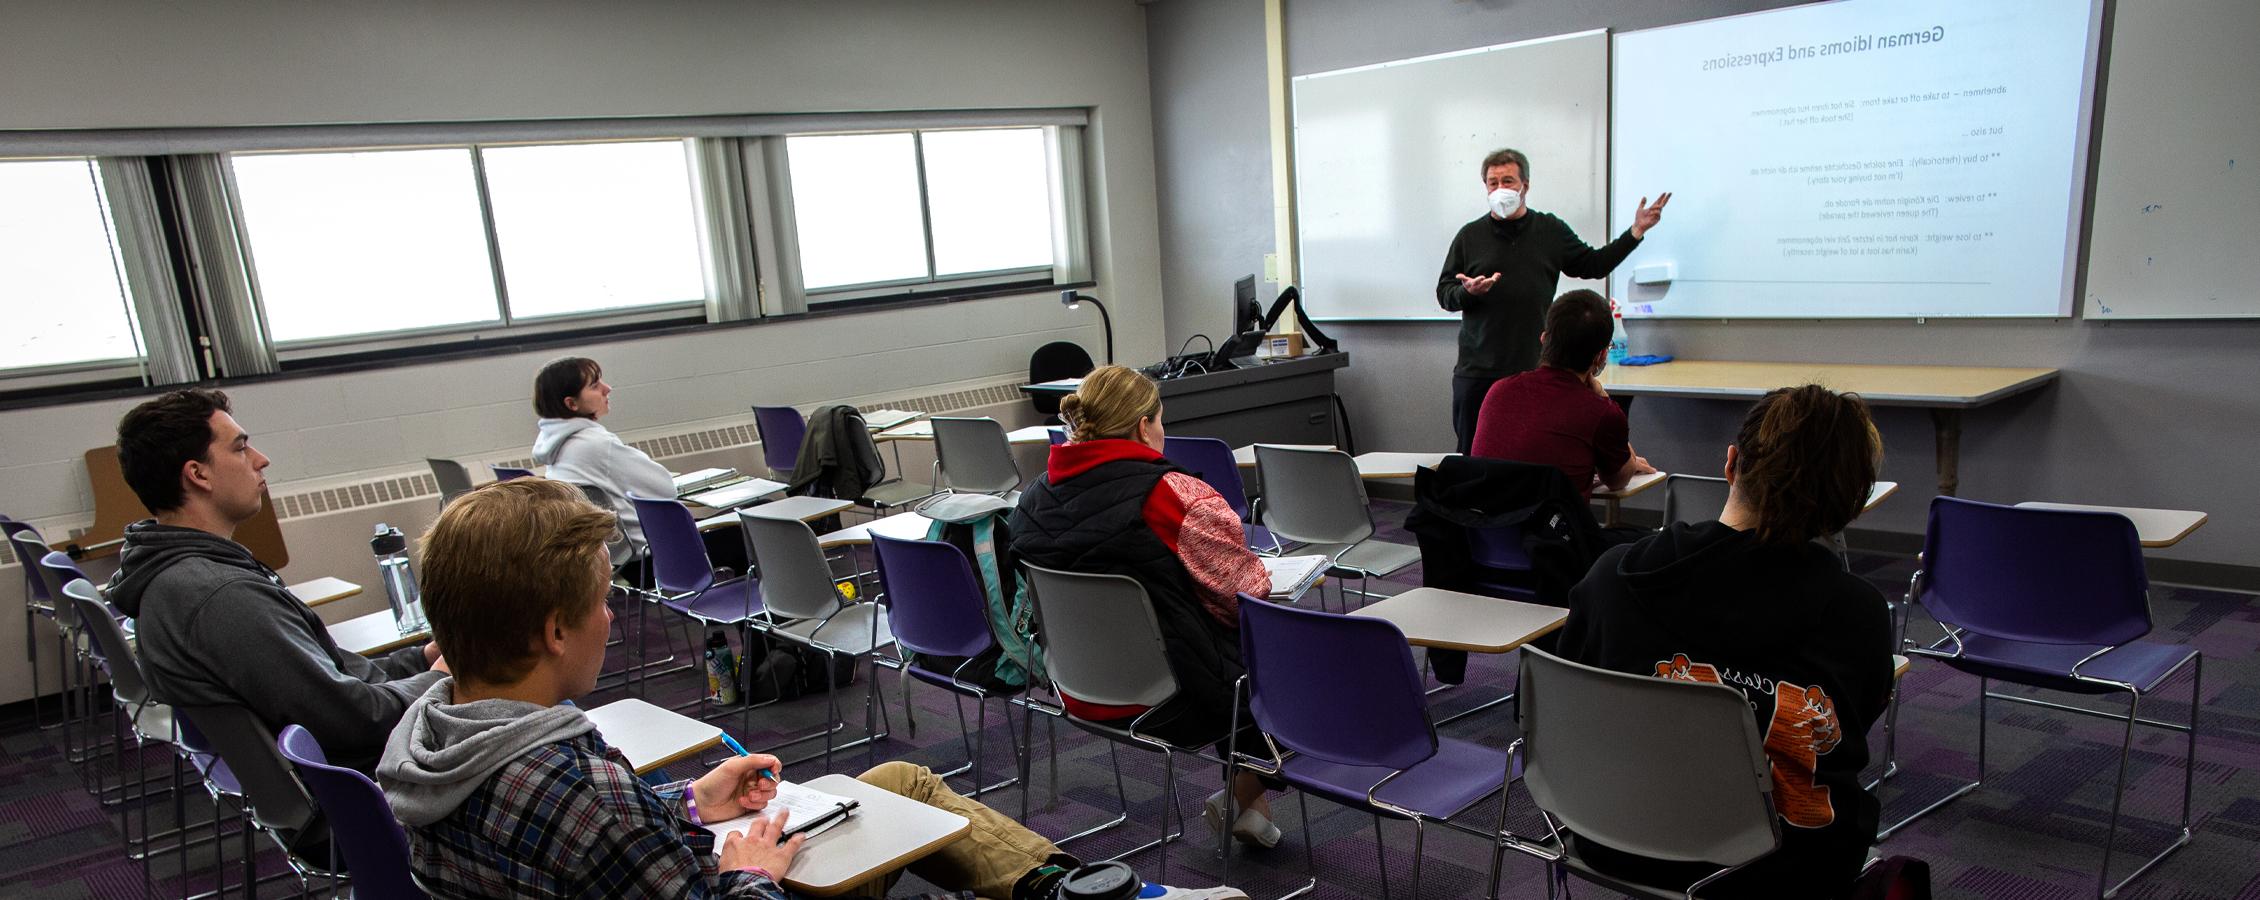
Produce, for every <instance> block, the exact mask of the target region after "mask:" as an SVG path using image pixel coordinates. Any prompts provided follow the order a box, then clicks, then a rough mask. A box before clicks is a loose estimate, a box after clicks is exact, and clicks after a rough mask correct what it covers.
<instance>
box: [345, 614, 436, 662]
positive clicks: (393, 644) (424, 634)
mask: <svg viewBox="0 0 2260 900" xmlns="http://www.w3.org/2000/svg"><path fill="white" fill-rule="evenodd" d="M431 636H432V633H431V631H430V630H428V629H427V630H424V631H419V632H416V633H414V634H401V633H400V626H398V625H394V624H393V622H392V610H390V609H380V610H377V611H376V612H373V613H370V614H368V615H365V616H356V617H354V618H351V619H347V620H345V621H343V622H339V623H337V624H335V625H332V626H330V639H331V640H334V641H336V642H337V645H338V646H339V647H340V648H343V649H344V650H345V652H347V653H358V654H361V655H362V656H375V655H377V654H379V653H390V652H392V651H394V650H398V649H400V648H402V647H406V646H408V645H409V644H414V643H417V642H419V641H422V640H423V639H425V638H428V637H431Z"/></svg>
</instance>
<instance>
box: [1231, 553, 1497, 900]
mask: <svg viewBox="0 0 2260 900" xmlns="http://www.w3.org/2000/svg"><path fill="white" fill-rule="evenodd" d="M1240 660H1241V662H1243V663H1245V664H1246V665H1247V667H1248V676H1247V679H1246V682H1245V684H1246V685H1247V688H1248V691H1249V695H1248V708H1249V710H1250V711H1251V712H1252V713H1254V715H1255V720H1256V726H1257V727H1259V728H1261V729H1263V732H1264V734H1266V735H1269V736H1270V738H1271V741H1272V743H1273V744H1274V745H1276V746H1277V747H1278V748H1280V749H1283V750H1286V751H1289V753H1287V754H1283V755H1282V756H1281V757H1279V758H1274V759H1269V760H1266V759H1262V758H1259V757H1250V756H1247V755H1246V754H1241V755H1239V757H1238V759H1237V760H1236V762H1237V763H1239V764H1240V765H1244V766H1247V767H1249V768H1252V769H1256V770H1258V771H1262V772H1265V773H1267V774H1273V775H1277V776H1278V777H1280V778H1281V779H1284V780H1285V781H1286V782H1287V783H1288V784H1291V785H1294V786H1295V787H1296V788H1299V789H1300V790H1301V791H1302V793H1303V794H1316V795H1318V796H1320V797H1323V798H1325V799H1328V800H1332V801H1334V802H1336V803H1340V804H1342V805H1344V806H1349V807H1353V808H1356V809H1362V810H1365V811H1367V812H1370V813H1372V814H1373V815H1374V840H1375V842H1376V849H1377V850H1381V848H1380V847H1379V841H1380V839H1381V818H1382V817H1384V816H1386V817H1388V818H1392V819H1406V820H1410V821H1411V822H1412V823H1413V881H1412V896H1414V897H1418V896H1421V893H1420V854H1421V844H1422V841H1423V839H1424V838H1425V837H1426V827H1425V826H1426V824H1427V823H1428V822H1432V821H1433V822H1437V823H1439V824H1442V825H1444V826H1446V827H1449V828H1453V829H1455V830H1458V831H1463V832H1466V833H1468V834H1472V835H1475V836H1477V837H1481V838H1483V839H1484V840H1486V841H1489V842H1490V843H1491V849H1492V857H1491V880H1490V886H1491V890H1490V893H1489V894H1488V895H1487V896H1492V897H1496V896H1497V895H1498V888H1499V851H1500V850H1502V849H1503V848H1504V847H1505V846H1506V845H1507V840H1506V837H1505V834H1506V824H1507V795H1506V785H1507V783H1508V782H1509V781H1510V780H1512V776H1513V773H1512V770H1511V768H1510V767H1511V766H1512V765H1513V757H1512V755H1511V754H1510V753H1509V752H1508V751H1507V750H1504V749H1497V748H1492V747H1485V746H1482V745H1480V744H1476V743H1472V742H1469V741H1463V740H1459V739H1456V738H1449V737H1439V736H1438V735H1437V734H1436V728H1435V726H1434V725H1432V724H1430V722H1429V718H1428V703H1427V698H1426V696H1425V694H1424V692H1423V685H1422V682H1421V678H1420V673H1419V672H1418V671H1417V670H1415V669H1414V668H1413V661H1412V648H1411V647H1410V646H1409V645H1407V644H1406V643H1405V633H1404V632H1403V631H1400V630H1398V628H1397V626H1396V625H1393V624H1391V623H1389V622H1386V621H1383V620H1380V619H1369V618H1362V617H1357V616H1345V615H1337V614H1335V613H1329V612H1320V611H1316V610H1306V609H1297V608H1294V607H1290V606H1283V605H1280V604H1277V603H1269V602H1265V601H1263V600H1259V599H1257V598H1255V597H1252V596H1249V595H1247V594H1241V595H1240ZM1345 711H1351V712H1349V713H1348V714H1347V715H1346V714H1345ZM1352 717H1354V727H1346V726H1349V725H1351V724H1352V722H1353V718H1352ZM1494 793H1496V794H1498V795H1499V822H1498V825H1497V827H1496V828H1495V829H1494V830H1491V831H1484V830H1481V829H1477V828H1472V827H1469V826H1466V825H1462V824H1459V823H1455V822H1452V821H1450V819H1451V817H1452V816H1454V815H1457V814H1459V813H1461V812H1463V811H1465V810H1467V809H1469V808H1471V807H1473V806H1474V805H1475V804H1476V803H1477V802H1478V801H1481V800H1482V799H1483V798H1485V797H1488V796H1490V795H1492V794H1494ZM1302 819H1303V852H1304V853H1305V856H1306V861H1307V862H1308V863H1309V864H1310V865H1312V866H1314V867H1315V866H1316V865H1317V861H1316V860H1315V859H1312V858H1310V857H1309V854H1310V853H1311V840H1310V812H1309V809H1308V808H1307V806H1306V808H1305V809H1304V810H1303V815H1302ZM1381 863H1382V866H1381V872H1382V891H1383V896H1384V897H1386V896H1387V895H1388V893H1387V892H1388V872H1389V869H1388V854H1387V853H1386V851H1383V852H1382V853H1381ZM1312 881H1313V883H1314V884H1315V883H1316V878H1315V877H1314V878H1313V879H1312Z"/></svg>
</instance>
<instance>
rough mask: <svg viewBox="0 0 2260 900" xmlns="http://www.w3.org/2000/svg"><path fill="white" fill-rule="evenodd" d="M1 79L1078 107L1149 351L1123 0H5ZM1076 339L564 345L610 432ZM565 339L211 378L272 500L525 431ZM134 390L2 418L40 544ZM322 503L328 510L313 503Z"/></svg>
mask: <svg viewBox="0 0 2260 900" xmlns="http://www.w3.org/2000/svg"><path fill="white" fill-rule="evenodd" d="M0 85H4V86H5V87H4V88H0V97H4V98H5V99H4V101H0V129H53V128H129V127H130V128H148V127H189V126H223V125H259V124H307V123H353V122H387V121H414V122H429V121H448V120H480V119H529V118H552V117H582V116H649V115H706V114H731V113H765V112H818V111H862V110H910V109H967V108H1009V107H1086V108H1089V109H1091V111H1092V116H1091V127H1090V131H1089V138H1088V140H1087V141H1086V145H1087V148H1088V152H1089V154H1090V159H1089V163H1090V165H1089V173H1088V177H1089V181H1090V184H1089V187H1090V197H1091V204H1090V208H1091V218H1092V222H1091V236H1092V243H1093V247H1092V251H1093V252H1092V255H1093V274H1094V278H1095V280H1097V281H1098V283H1099V284H1098V287H1097V288H1095V289H1094V290H1093V291H1092V292H1093V293H1095V294H1097V295H1098V296H1100V297H1102V298H1104V299H1105V300H1106V301H1107V302H1108V304H1109V306H1110V308H1111V309H1112V310H1113V311H1114V313H1115V323H1114V324H1115V329H1116V332H1117V333H1116V336H1115V340H1116V342H1117V346H1118V350H1117V353H1118V354H1119V355H1120V356H1121V357H1122V358H1124V359H1144V358H1157V357H1158V356H1159V355H1160V354H1161V353H1162V347H1161V344H1162V332H1161V320H1162V307H1161V295H1162V291H1161V280H1160V267H1159V257H1160V254H1159V230H1158V226H1157V222H1156V213H1155V203H1154V197H1155V188H1154V164H1153V140H1152V126H1151V119H1150V113H1149V108H1148V90H1149V85H1148V79H1147V63H1146V47H1145V22H1144V15H1143V13H1142V12H1141V11H1140V10H1139V8H1138V7H1137V6H1136V5H1135V4H1133V3H1131V2H1128V0H982V2H973V0H963V2H917V0H867V2H854V3H816V2H744V0H729V2H719V0H709V2H669V3H664V4H662V3H622V2H616V0H613V2H607V0H483V2H479V3H461V2H442V0H401V2H386V3H381V4H380V3H371V4H330V3H305V2H298V0H289V2H282V0H270V2H239V3H228V4H184V3H175V2H159V0H140V2H104V3H82V2H69V0H40V2H16V0H9V2H7V3H6V5H5V6H4V7H0ZM1097 331H1098V330H1097V328H1096V327H1095V325H1094V320H1093V319H1092V318H1091V317H1090V316H1089V315H1088V314H1087V313H1082V312H1068V311H1066V310H1063V309H1061V308H1060V306H1059V304H1058V302H1057V300H1056V296H1055V295H1044V294H1037V295H1029V296H1019V297H1006V298H997V299H989V300H977V301H967V302H962V303H953V304H948V305H944V306H928V307H920V308H914V309H908V310H900V311H894V312H876V313H866V314H861V315H852V316H840V317H829V318H818V319H810V320H803V321H796V322H775V323H767V324H762V325H757V326H753V327H747V328H733V329H726V330H718V331H709V332H703V333H697V334H691V335H683V336H675V337H667V338H655V339H641V340H637V339H628V340H619V341H597V342H591V343H590V344H589V345H588V346H585V347H580V348H574V352H580V353H583V354H585V355H589V356H592V357H594V358H596V359H598V360H600V361H601V362H602V363H603V364H604V365H605V368H606V374H607V376H608V379H609V380H610V381H611V382H612V383H613V384H614V385H615V386H616V387H617V388H618V393H617V394H616V395H615V399H614V404H615V407H616V409H617V412H616V413H615V414H614V415H613V416H612V417H610V418H608V420H607V424H608V425H610V426H611V427H613V428H614V430H617V431H621V432H634V431H638V430H649V429H655V428H661V427H667V426H675V425H685V424H690V423H697V422H701V421H707V420H721V419H738V418H741V417H743V416H744V415H745V414H746V412H747V406H748V405H749V404H751V403H753V402H755V401H760V402H762V403H787V404H796V405H806V404H812V403H817V402H822V401H829V400H851V401H852V400H855V399H858V398H883V397H889V396H905V395H915V394H924V393H929V392H930V391H928V390H927V389H928V388H930V387H934V386H943V385H956V384H974V383H982V382H993V381H995V380H996V379H997V378H998V377H1000V376H1009V375H1015V374H1025V372H1026V367H1027V359H1028V354H1029V353H1030V352H1031V351H1032V350H1034V349H1035V347H1037V346H1038V345H1040V344H1042V343H1044V342H1046V341H1050V340H1055V339H1061V338H1066V339H1073V340H1079V341H1081V342H1082V343H1083V344H1084V345H1085V346H1087V347H1092V348H1097V347H1098V346H1099V334H1098V333H1097ZM563 352H566V351H561V350H548V351H541V352H535V353H505V354H501V355H497V356H492V357H484V358H478V359H471V360H464V361H456V362H444V363H430V364H422V365H414V366H408V367H401V368H393V369H385V370H379V371H373V372H363V373H354V374H345V375H331V376H314V377H300V378H284V379H279V380H272V381H261V382H258V383H251V384H243V385H237V386H226V387H227V388H228V390H229V392H230V394H231V395H232V396H233V397H234V399H235V403H236V410H237V413H238V417H239V418H240V419H241V420H242V421H243V422H244V424H245V426H246V427H247V428H248V429H250V430H251V431H252V433H253V435H254V441H255V442H256V443H257V444H258V445H259V446H260V447H261V449H263V450H264V451H266V452H267V453H268V454H269V455H270V456H272V457H273V458H274V460H275V463H274V466H273V468H271V469H270V470H269V480H270V483H271V484H273V485H274V486H275V491H276V493H287V492H290V490H291V488H292V486H293V483H297V484H299V485H310V484H319V483H321V482H325V481H329V480H342V479H347V478H351V477H358V476H361V475H366V474H372V473H378V472H387V471H399V472H406V471H414V470H420V469H421V468H422V466H423V464H422V459H423V457H425V456H477V455H485V454H489V453H492V452H495V451H498V450H503V449H508V448H523V447H524V446H526V445H527V444H528V443H529V441H530V436H531V432H532V422H531V420H532V417H533V415H532V411H531V409H530V400H529V394H530V389H531V384H532V377H533V373H534V371H535V369H536V368H538V367H539V365H540V363H541V362H542V361H543V360H544V359H546V358H549V357H552V356H556V355H561V354H562V353H563ZM133 402H135V400H133V399H126V400H115V401H104V402H96V403H79V404H69V405H61V406H47V407H39V408H32V409H23V410H16V411H10V412H0V434H4V435H7V438H6V446H7V450H6V453H5V454H0V512H5V513H7V514H8V515H11V516H15V517H17V518H22V519H28V520H32V521H34V522H35V523H37V524H39V525H41V526H42V527H43V528H47V529H49V530H50V531H52V532H54V534H52V535H51V536H52V537H54V538H57V539H60V538H61V537H62V536H63V534H64V533H65V529H66V528H68V527H70V526H72V525H80V524H84V522H85V521H86V520H87V519H88V518H89V517H90V516H91V500H90V499H89V496H88V493H87V488H86V486H85V472H84V467H83V465H82V464H81V463H80V462H79V458H80V455H81V454H83V453H84V452H85V451H86V450H87V449H88V448H91V447H98V446H103V445H106V444H110V443H112V442H113V441H114V428H115V424H116V421H117V417H118V415H119V414H120V413H122V412H123V411H124V410H125V409H126V408H128V407H130V406H131V405H132V403H133ZM384 509H385V507H368V508H364V509H362V510H354V511H351V512H349V513H345V514H340V515H337V516H318V517H307V518H306V519H304V520H291V521H290V522H286V523H285V529H284V532H285V536H286V539H288V540H289V541H291V543H292V545H293V546H292V554H293V557H294V562H293V564H292V566H291V570H290V571H287V572H285V573H284V574H285V575H286V576H287V577H289V578H291V579H293V580H299V579H305V578H310V577H314V576H318V575H322V574H329V572H326V571H316V570H315V567H314V565H313V564H311V563H309V560H324V561H336V560H340V559H345V558H350V554H346V555H343V556H340V555H337V554H336V553H335V552H334V551H333V550H332V549H331V548H328V547H326V546H325V547H323V548H320V549H314V548H309V547H308V546H306V545H307V544H308V543H310V542H313V541H317V540H319V541H322V542H324V544H325V545H326V544H327V543H328V542H331V541H337V540H342V539H343V538H342V537H339V536H341V535H348V536H349V535H353V534H359V535H366V534H367V532H368V525H369V524H371V523H373V522H374V521H375V520H376V519H377V518H379V516H380V514H381V513H382V511H383V510H384ZM341 517H344V518H349V519H351V521H350V522H349V523H345V522H331V521H329V520H330V519H335V518H341ZM361 519H367V520H368V521H367V522H362V521H360V520H361ZM317 521H319V522H322V523H324V524H321V525H319V526H317V525H315V524H314V523H315V522H317ZM366 555H367V554H366V550H365V548H364V549H362V550H361V552H360V556H362V557H366ZM338 574H341V575H348V576H349V577H350V574H349V573H346V572H340V573H338ZM16 576H17V573H16V571H15V569H14V568H13V567H8V568H7V569H5V570H4V571H0V606H4V607H7V608H13V602H14V600H15V598H16V597H17V596H18V595H17V591H18V590H19V588H17V586H16V585H17V583H18V582H17V577H16ZM20 640H21V638H20V635H19V633H18V632H17V631H16V629H13V628H0V702H7V701H10V700H14V699H20V698H21V697H22V696H25V695H26V689H27V688H28V684H27V683H26V677H25V673H24V671H23V661H22V660H23V654H22V653H21V650H20V648H18V647H17V646H16V644H17V643H18V642H19V641H20Z"/></svg>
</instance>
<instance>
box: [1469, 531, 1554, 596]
mask: <svg viewBox="0 0 2260 900" xmlns="http://www.w3.org/2000/svg"><path fill="white" fill-rule="evenodd" d="M1466 531H1467V549H1468V558H1469V559H1470V560H1471V561H1473V562H1474V563H1475V564H1476V565H1478V566H1481V567H1483V568H1484V569H1487V570H1490V571H1488V572H1478V573H1476V582H1475V584H1474V585H1473V587H1474V588H1475V589H1476V590H1475V592H1476V593H1479V594H1488V595H1490V596H1493V597H1498V598H1500V599H1502V600H1521V601H1524V602H1526V603H1537V602H1540V601H1539V599H1538V588H1537V586H1536V583H1535V582H1534V581H1531V580H1529V579H1531V578H1533V577H1534V576H1532V574H1531V570H1532V568H1533V565H1532V563H1531V561H1530V552H1529V551H1528V550H1525V549H1524V548H1523V546H1522V537H1523V530H1522V529H1521V528H1519V527H1516V528H1469V529H1466ZM1510 574H1519V575H1522V576H1524V579H1523V581H1522V583H1520V584H1513V583H1509V582H1508V581H1507V580H1506V579H1504V578H1502V577H1499V576H1502V575H1510Z"/></svg>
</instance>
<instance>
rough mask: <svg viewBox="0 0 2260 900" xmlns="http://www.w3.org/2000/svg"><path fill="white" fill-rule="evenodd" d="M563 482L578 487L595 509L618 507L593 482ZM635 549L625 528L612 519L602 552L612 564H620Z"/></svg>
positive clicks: (611, 509)
mask: <svg viewBox="0 0 2260 900" xmlns="http://www.w3.org/2000/svg"><path fill="white" fill-rule="evenodd" d="M565 483H566V484H570V485H573V486H574V487H577V488H580V489H581V496H582V497H583V498H586V499H587V500H588V501H589V503H591V504H594V505H595V506H596V508H597V509H601V510H604V511H606V512H615V511H616V510H617V509H618V508H619V507H616V506H614V505H613V504H612V495H610V494H606V493H605V492H604V489H603V488H600V487H597V486H596V485H593V484H577V483H574V482H571V481H568V482H565ZM635 551H636V547H635V544H633V543H631V542H630V541H629V540H628V532H627V530H626V529H625V528H624V527H622V526H621V524H620V522H619V520H618V519H614V520H613V522H612V535H611V536H610V537H607V538H605V539H604V552H605V553H606V554H608V555H609V557H610V558H611V560H612V564H613V565H620V564H622V563H624V562H626V561H627V560H628V559H629V558H630V557H632V556H634V555H635Z"/></svg>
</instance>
